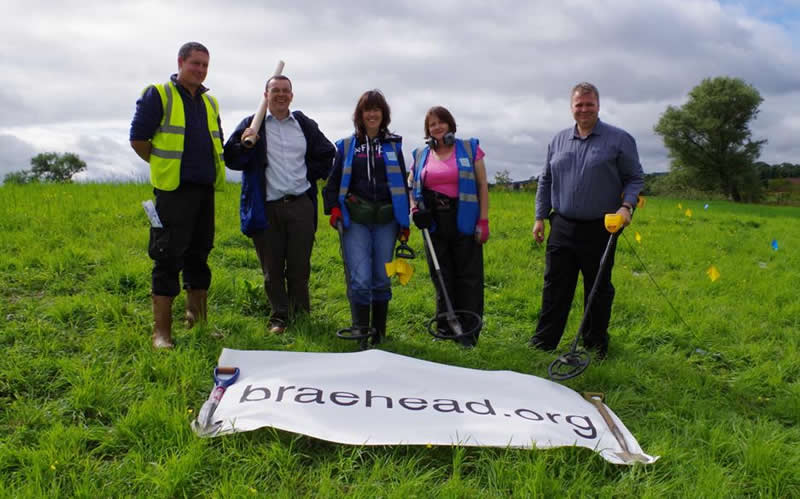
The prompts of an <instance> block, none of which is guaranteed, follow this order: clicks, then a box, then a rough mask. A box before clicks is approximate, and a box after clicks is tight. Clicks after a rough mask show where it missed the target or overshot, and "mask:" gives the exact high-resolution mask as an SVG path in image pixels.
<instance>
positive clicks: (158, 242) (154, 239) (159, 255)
mask: <svg viewBox="0 0 800 499" xmlns="http://www.w3.org/2000/svg"><path fill="white" fill-rule="evenodd" d="M169 240H170V237H169V229H168V228H166V227H158V228H156V227H150V244H149V245H148V248H147V253H148V254H149V255H150V258H152V259H153V260H164V259H166V258H169V257H170V252H169Z"/></svg>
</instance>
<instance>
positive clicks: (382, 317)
mask: <svg viewBox="0 0 800 499" xmlns="http://www.w3.org/2000/svg"><path fill="white" fill-rule="evenodd" d="M388 313H389V302H388V301H376V302H372V327H373V328H374V329H375V336H373V337H372V344H373V345H378V344H380V343H381V342H382V341H383V340H385V339H386V316H387V314H388Z"/></svg>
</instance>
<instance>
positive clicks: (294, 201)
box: [252, 194, 315, 323]
mask: <svg viewBox="0 0 800 499" xmlns="http://www.w3.org/2000/svg"><path fill="white" fill-rule="evenodd" d="M266 213H267V229H266V230H265V231H263V232H258V233H256V234H254V235H253V236H252V238H253V245H254V246H255V248H256V254H258V260H259V262H260V263H261V271H262V272H263V273H264V289H265V291H266V293H267V299H268V300H269V304H270V308H271V309H272V312H271V316H270V319H271V320H274V321H280V322H283V323H285V322H286V321H287V320H288V319H289V317H290V315H294V314H295V313H297V312H309V311H310V310H311V303H310V299H309V295H308V280H309V278H310V276H311V250H312V249H313V247H314V231H315V222H314V215H315V210H314V203H313V202H312V201H311V198H309V197H308V196H307V195H305V194H301V195H299V196H296V197H292V198H286V199H284V200H281V201H270V202H268V203H267V205H266Z"/></svg>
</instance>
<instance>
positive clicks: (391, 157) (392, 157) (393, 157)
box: [386, 151, 397, 161]
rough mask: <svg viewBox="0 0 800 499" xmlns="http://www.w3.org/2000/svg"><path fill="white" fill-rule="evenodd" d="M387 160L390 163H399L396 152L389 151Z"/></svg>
mask: <svg viewBox="0 0 800 499" xmlns="http://www.w3.org/2000/svg"><path fill="white" fill-rule="evenodd" d="M386 158H387V159H388V160H389V161H397V154H395V152H394V151H387V152H386Z"/></svg>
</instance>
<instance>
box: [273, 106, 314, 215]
mask: <svg viewBox="0 0 800 499" xmlns="http://www.w3.org/2000/svg"><path fill="white" fill-rule="evenodd" d="M264 126H265V127H266V134H267V137H266V139H267V171H266V177H267V201H273V200H275V199H280V198H282V197H283V196H286V195H287V194H291V195H299V194H303V193H304V192H306V191H307V190H308V189H309V188H310V187H311V184H310V183H309V182H308V179H307V178H306V172H307V171H308V169H307V167H306V136H305V135H303V129H302V128H300V123H298V122H297V120H296V119H295V118H294V116H292V114H291V113H289V116H288V117H286V118H285V119H283V120H279V119H278V118H276V117H274V116H272V115H271V114H270V113H269V111H267V116H266V118H265V119H264Z"/></svg>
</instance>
